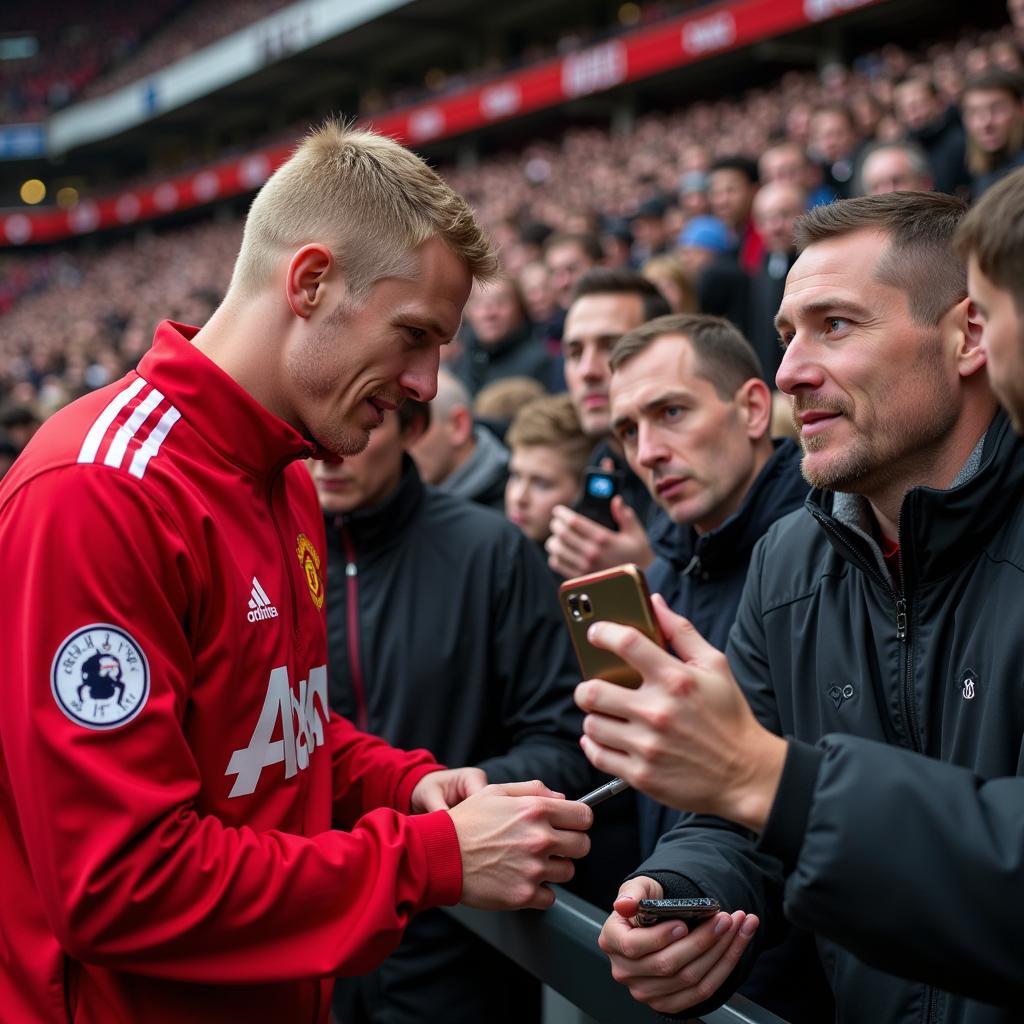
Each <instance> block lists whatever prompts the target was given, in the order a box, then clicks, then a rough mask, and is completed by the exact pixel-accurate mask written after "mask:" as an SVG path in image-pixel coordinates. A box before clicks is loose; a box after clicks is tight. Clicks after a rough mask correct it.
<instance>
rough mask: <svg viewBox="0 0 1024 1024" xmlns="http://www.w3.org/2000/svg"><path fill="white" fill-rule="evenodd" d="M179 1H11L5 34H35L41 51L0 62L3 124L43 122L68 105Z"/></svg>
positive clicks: (5, 12)
mask: <svg viewBox="0 0 1024 1024" xmlns="http://www.w3.org/2000/svg"><path fill="white" fill-rule="evenodd" d="M177 6H179V5H178V4H176V3H175V0H152V2H150V3H146V4H131V5H127V6H126V5H124V4H115V3H113V2H111V0H103V2H99V3H92V2H86V0H65V2H62V3H60V4H51V5H40V4H34V3H31V2H28V0H10V2H5V3H4V9H3V21H4V32H5V34H6V35H8V36H9V37H12V38H15V37H18V36H19V35H20V34H22V33H24V35H25V36H27V37H31V38H32V39H33V40H34V42H35V46H36V52H35V53H34V54H32V55H30V56H25V57H21V58H18V59H11V60H6V61H0V124H5V123H13V122H31V121H41V120H43V119H44V118H46V117H47V116H48V115H49V114H51V113H53V112H54V111H56V110H60V109H61V108H62V107H65V106H67V105H68V104H69V103H70V102H71V101H72V100H73V99H75V98H76V97H77V96H79V95H80V93H81V92H82V90H83V89H85V87H86V86H87V85H88V84H89V83H90V82H92V81H94V80H95V79H96V78H97V77H98V76H100V75H102V74H103V72H104V70H105V69H107V68H108V67H111V66H115V65H117V64H119V63H120V62H121V61H122V60H125V59H127V57H128V55H129V54H131V53H132V52H133V51H134V50H136V49H137V48H138V47H140V46H141V45H142V43H143V41H144V40H145V39H146V37H147V35H148V34H149V33H150V32H152V31H153V30H154V28H155V27H156V26H157V25H159V24H160V23H161V22H162V21H163V20H165V19H166V18H167V17H169V16H170V15H171V14H172V12H173V11H174V9H175V7H177Z"/></svg>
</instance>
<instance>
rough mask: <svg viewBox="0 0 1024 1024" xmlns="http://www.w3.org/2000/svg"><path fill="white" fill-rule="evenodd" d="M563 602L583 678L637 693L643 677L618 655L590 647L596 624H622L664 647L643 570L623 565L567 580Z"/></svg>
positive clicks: (562, 589)
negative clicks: (600, 681) (628, 688)
mask: <svg viewBox="0 0 1024 1024" xmlns="http://www.w3.org/2000/svg"><path fill="white" fill-rule="evenodd" d="M559 598H560V601H561V605H562V613H563V614H564V615H565V621H566V623H567V624H568V626H569V635H570V636H571V637H572V644H573V647H574V648H575V649H576V657H577V659H578V660H579V663H580V670H581V671H582V673H583V678H584V679H607V680H608V682H610V683H617V684H618V685H619V686H628V687H630V688H631V689H634V690H635V689H636V688H637V687H638V686H639V685H640V682H641V679H640V675H639V673H637V672H636V671H635V670H634V669H633V668H631V667H630V666H629V665H627V664H626V663H625V662H624V661H623V660H622V659H621V658H619V657H618V656H617V655H614V654H612V653H611V652H609V651H604V650H601V649H600V648H599V647H595V646H594V645H593V644H591V642H590V641H589V640H588V639H587V629H588V628H589V627H590V625H591V624H592V623H594V622H601V621H605V622H621V623H623V624H624V625H627V626H633V627H635V628H636V629H638V630H639V631H640V632H641V633H643V634H644V635H645V636H647V637H649V638H650V639H651V640H653V641H654V642H655V643H656V644H658V645H659V646H661V647H664V646H665V643H664V640H663V639H662V636H661V630H660V629H659V628H658V623H657V621H656V620H655V618H654V609H653V608H652V607H651V597H650V594H649V593H648V590H647V581H646V580H645V579H644V574H643V573H642V572H641V571H640V569H638V568H637V566H635V565H618V566H615V567H614V568H612V569H604V570H602V571H601V572H595V573H591V574H590V575H589V576H578V577H576V579H571V580H566V581H565V582H564V583H563V584H562V585H561V586H560V587H559Z"/></svg>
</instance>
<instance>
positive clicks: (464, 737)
mask: <svg viewBox="0 0 1024 1024" xmlns="http://www.w3.org/2000/svg"><path fill="white" fill-rule="evenodd" d="M326 525H327V551H328V560H327V609H328V611H327V641H328V657H329V666H328V667H329V674H328V680H329V683H328V685H329V688H330V699H331V706H332V708H333V709H334V710H335V711H338V712H339V713H341V714H342V715H345V716H346V717H348V718H350V719H351V720H352V721H353V722H355V723H356V724H357V725H358V726H359V727H360V728H362V729H366V730H367V731H369V732H371V733H373V734H374V735H377V736H382V737H383V738H384V739H386V740H387V741H388V742H389V743H391V744H393V745H395V746H398V747H426V748H427V749H429V750H430V751H431V753H433V754H434V756H435V757H437V759H438V760H439V761H442V762H444V763H445V764H450V765H452V766H461V765H479V766H480V767H481V768H483V769H484V770H485V771H486V772H487V774H488V777H489V778H490V780H491V781H492V782H511V781H519V780H524V779H533V778H537V779H541V780H542V781H544V782H545V783H547V784H548V785H549V786H550V787H551V788H553V789H557V790H559V791H560V792H564V793H567V794H570V795H571V794H574V793H576V792H578V791H579V792H583V791H584V790H585V787H586V786H587V785H588V784H589V783H590V781H591V778H592V775H591V770H590V769H589V768H588V766H587V763H586V760H585V758H584V757H583V755H582V752H581V751H580V749H579V745H578V738H579V735H580V729H581V720H582V719H581V714H580V712H579V711H578V710H577V708H576V706H575V704H574V703H573V700H572V691H573V687H574V686H575V684H576V683H577V682H579V669H578V668H577V666H576V662H575V658H574V655H573V652H572V646H571V644H570V642H569V639H568V634H567V632H566V629H565V625H564V623H563V621H562V614H561V611H560V609H559V607H558V601H557V598H556V595H555V590H554V588H553V587H552V585H551V576H550V574H549V572H548V570H547V567H546V566H545V565H544V561H543V559H542V558H541V557H540V554H539V552H538V551H537V548H536V545H534V544H533V543H531V542H530V541H529V540H527V538H526V537H525V536H524V535H523V533H522V531H520V530H518V529H517V528H516V527H515V526H513V525H512V524H511V523H509V522H508V521H507V520H506V519H504V518H503V517H502V516H500V515H498V514H497V513H495V512H491V511H490V510H488V509H484V508H481V507H479V506H478V505H475V504H473V503H471V502H468V501H464V500H462V499H459V498H454V497H452V496H451V495H448V494H444V493H442V492H440V491H436V490H434V489H433V488H430V487H427V486H425V485H424V484H423V482H422V481H421V480H420V478H419V475H418V474H417V472H416V469H415V466H414V465H413V463H412V460H411V459H408V458H406V460H405V465H404V469H403V475H402V480H401V482H400V484H399V486H398V487H397V488H396V490H395V491H393V492H392V493H391V495H389V496H388V497H387V498H386V499H385V500H384V501H383V502H382V503H381V504H380V505H377V506H375V507H373V508H369V509H361V510H359V511H357V512H354V513H352V514H350V515H344V516H331V515H329V516H327V522H326Z"/></svg>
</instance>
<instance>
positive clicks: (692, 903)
mask: <svg viewBox="0 0 1024 1024" xmlns="http://www.w3.org/2000/svg"><path fill="white" fill-rule="evenodd" d="M721 909H722V908H721V907H720V906H719V905H718V900H713V899H711V898H710V897H709V896H698V897H695V898H693V899H687V900H641V901H640V906H639V907H638V908H637V912H636V914H634V915H633V917H632V918H630V920H631V921H632V923H633V924H635V925H636V926H637V927H638V928H649V927H650V926H651V925H652V924H657V923H658V922H659V921H669V920H672V921H683V922H685V923H686V924H687V925H689V926H690V927H691V928H692V927H694V926H695V925H698V924H700V923H701V921H706V920H707V919H708V918H709V917H714V916H715V914H717V913H718V912H719V911H720V910H721Z"/></svg>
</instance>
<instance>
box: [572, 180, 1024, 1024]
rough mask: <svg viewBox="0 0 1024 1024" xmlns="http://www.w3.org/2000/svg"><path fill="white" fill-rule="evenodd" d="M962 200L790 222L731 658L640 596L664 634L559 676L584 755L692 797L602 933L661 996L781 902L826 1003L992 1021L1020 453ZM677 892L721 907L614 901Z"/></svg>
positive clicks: (1016, 746)
mask: <svg viewBox="0 0 1024 1024" xmlns="http://www.w3.org/2000/svg"><path fill="white" fill-rule="evenodd" d="M963 215H964V207H963V205H962V204H961V203H960V202H959V201H958V200H956V199H953V198H950V197H948V196H944V195H939V194H928V193H919V192H899V193H892V194H889V195H883V196H871V197H864V198H860V199H854V200H850V201H848V202H843V203H837V204H835V205H833V206H829V207H822V208H820V209H817V210H814V211H812V212H811V213H809V214H807V215H806V216H805V217H804V218H803V219H802V221H801V224H800V227H799V230H798V241H799V247H800V249H801V255H800V257H799V259H798V260H797V262H796V264H795V265H794V267H793V269H792V271H791V272H790V275H789V279H788V281H787V285H786V293H785V297H784V299H783V302H782V307H781V309H780V311H779V315H778V320H777V323H778V326H779V332H780V336H781V338H782V341H783V344H784V346H785V348H786V353H785V356H784V357H783V362H782V366H781V367H780V369H779V374H778V383H779V386H780V387H781V388H782V390H784V391H785V392H787V393H788V394H790V395H792V396H793V400H794V415H795V417H796V420H797V423H798V426H799V430H800V441H801V445H802V447H803V463H802V468H803V472H804V475H805V477H806V478H807V479H808V480H809V481H810V482H811V484H812V485H813V490H812V492H811V495H810V496H809V498H808V501H807V505H806V508H805V509H803V510H800V511H798V512H796V513H793V514H792V515H790V516H787V517H786V518H785V519H783V520H781V521H780V522H779V523H777V524H776V525H775V526H774V527H772V529H771V530H770V531H769V532H768V534H767V536H766V537H765V539H764V540H763V541H762V542H761V543H760V544H759V545H758V547H757V549H756V550H755V552H754V556H753V560H752V564H751V570H750V574H749V577H748V580H747V584H746V587H745V590H744V594H743V597H742V599H741V602H740V609H739V612H738V615H737V620H736V625H735V626H734V628H733V631H732V634H731V636H730V639H729V645H728V657H726V656H724V655H722V654H720V653H719V652H718V651H717V650H716V649H715V648H713V647H712V646H711V645H710V644H708V643H707V642H706V641H705V640H704V639H703V638H702V637H701V636H700V635H699V634H698V633H697V631H696V630H695V629H694V628H693V627H692V625H690V623H689V622H687V621H686V620H684V619H682V618H680V617H679V616H676V615H674V614H673V613H671V612H670V611H669V610H668V609H667V608H666V606H665V605H664V603H662V602H660V601H659V602H657V615H658V619H659V621H660V623H661V625H662V628H663V630H664V632H665V634H666V636H667V638H668V641H669V645H670V647H671V648H672V650H673V651H674V652H675V656H674V655H673V654H672V653H669V652H668V651H665V650H662V649H660V648H658V647H656V646H655V645H653V644H651V643H649V642H648V641H646V640H645V639H644V638H642V637H640V636H639V635H638V634H637V633H636V632H635V631H633V630H630V629H628V628H627V627H624V626H616V625H613V624H611V623H599V624H597V625H595V626H594V627H592V630H591V633H592V635H591V639H592V640H593V642H595V643H596V644H598V645H599V646H601V647H605V648H608V649H610V650H614V651H617V652H618V653H620V654H622V655H623V656H624V657H625V658H626V659H627V660H628V661H630V662H631V663H632V664H633V665H635V666H636V667H637V668H638V669H639V670H640V671H641V673H642V675H643V677H644V681H643V684H642V685H641V687H640V689H638V690H636V691H630V692H628V693H626V692H624V691H622V690H621V688H617V687H613V686H610V685H608V684H605V683H603V682H601V681H600V680H589V681H586V682H584V683H582V684H581V685H580V687H579V689H578V692H577V701H578V702H579V703H580V705H581V706H582V707H583V709H584V710H585V711H587V712H589V714H588V716H587V718H586V719H585V721H584V730H585V736H584V738H583V741H582V742H583V746H584V750H585V751H586V753H587V754H588V756H589V757H590V758H591V760H592V761H593V763H594V764H595V765H596V766H597V767H599V768H601V769H602V770H604V771H608V772H613V773H615V774H617V775H621V776H622V777H624V778H625V779H627V780H628V781H629V782H630V783H632V784H633V785H634V786H636V787H637V788H639V789H641V790H642V791H644V792H646V793H648V794H649V795H651V796H653V797H655V798H656V799H659V800H661V801H662V802H664V803H667V804H669V805H671V806H674V807H678V808H680V809H682V810H686V811H687V812H690V814H689V815H688V816H687V817H686V818H684V819H682V820H681V821H680V823H679V825H678V826H677V827H676V828H675V829H674V830H673V831H672V832H671V833H669V835H668V836H666V837H665V839H664V840H663V842H662V843H661V845H660V846H659V847H658V849H657V850H656V851H655V853H654V855H653V856H652V857H651V858H649V859H648V861H647V862H646V863H645V864H643V865H642V866H641V868H640V870H639V871H638V872H637V875H636V876H635V877H634V878H632V879H630V880H629V881H627V882H626V883H624V885H623V887H622V889H621V891H620V894H619V899H618V900H617V901H616V903H615V912H614V913H613V914H612V916H611V917H610V918H609V919H608V921H607V922H606V924H605V927H604V929H603V932H602V937H601V944H602V947H603V948H604V949H605V950H606V951H607V952H608V954H609V956H610V958H611V960H612V969H613V973H614V975H615V977H616V978H617V979H619V980H620V981H622V982H623V983H625V984H627V985H628V986H629V988H630V990H631V991H632V993H633V994H634V996H636V997H637V998H638V999H641V1000H642V1001H644V1002H646V1003H648V1004H650V1005H651V1006H653V1007H654V1008H656V1009H658V1010H661V1011H664V1012H672V1013H677V1012H684V1011H685V1012H687V1013H688V1014H689V1015H699V1014H700V1012H701V1010H702V1008H704V1007H706V1006H708V1005H709V1000H710V1002H711V1003H714V1002H718V1001H721V1000H722V999H724V998H725V996H726V995H727V994H728V993H729V992H730V991H732V990H733V989H734V988H735V986H736V985H737V984H738V983H739V982H740V981H741V980H742V978H743V977H744V976H745V974H746V972H747V970H748V969H749V966H750V961H751V960H752V959H753V957H754V955H756V953H757V952H758V950H759V948H760V947H761V946H762V945H763V944H765V943H767V942H770V941H771V938H772V936H773V934H774V933H775V931H776V929H777V927H778V926H779V924H780V923H781V922H782V921H784V920H789V921H790V922H792V923H793V924H796V925H798V926H800V927H803V928H806V929H808V930H809V931H812V932H813V933H814V934H815V936H816V938H817V940H818V947H819V953H820V956H821V959H822V963H823V964H824V966H825V968H826V973H827V975H828V976H829V978H830V983H831V985H832V988H833V992H834V995H835V999H836V1006H837V1013H838V1019H839V1020H840V1021H842V1022H844V1024H888V1022H903V1021H915V1022H916V1021H922V1020H928V1021H938V1022H953V1021H956V1022H958V1024H1003V1022H1006V1024H1008V1022H1010V1021H1013V1020H1017V1019H1019V1006H1020V1001H1021V999H1024V973H1022V971H1021V963H1020V948H1021V939H1022V933H1024V926H1022V924H1021V919H1020V912H1019V908H1020V906H1021V903H1022V899H1024V781H1021V779H1020V778H1019V777H1018V776H1019V773H1020V771H1021V763H1022V762H1021V749H1022V737H1024V702H1022V701H1021V700H1020V666H1021V663H1022V659H1024V602H1022V600H1021V595H1022V592H1024V570H1022V568H1021V567H1022V566H1024V504H1022V501H1021V497H1022V492H1024V459H1022V458H1021V455H1022V444H1021V441H1020V440H1019V439H1018V438H1017V437H1016V436H1015V435H1014V433H1013V431H1012V429H1011V425H1010V422H1009V420H1008V419H1007V417H1006V415H1005V414H1004V413H1002V412H1001V411H998V408H997V405H996V402H995V399H994V397H993V395H992V392H991V390H990V388H989V384H988V379H987V376H986V372H985V359H986V357H985V351H984V349H983V348H982V346H981V335H982V325H981V322H980V321H979V319H978V315H977V312H976V310H975V308H974V307H973V306H972V304H971V302H970V300H969V299H968V297H967V290H966V274H965V271H964V267H963V264H962V262H961V260H960V259H959V258H958V256H957V255H956V253H955V252H954V249H953V244H952V243H953V237H954V233H955V231H956V229H957V225H958V224H959V223H960V221H961V219H962V217H963ZM728 823H731V825H730V824H728ZM697 893H702V894H705V895H707V896H713V897H717V898H718V899H719V900H720V902H721V904H722V907H723V911H722V913H720V914H718V915H716V917H715V918H714V919H713V920H711V921H710V922H709V923H706V924H703V925H701V926H699V927H697V928H694V929H693V931H692V933H689V934H687V933H686V930H685V928H681V927H680V926H678V925H676V924H673V923H664V924H660V925H658V926H656V927H654V928H650V929H639V928H634V927H633V926H632V924H631V922H630V918H631V917H632V915H633V914H634V913H635V912H636V906H637V899H638V898H640V897H644V896H647V897H651V896H662V895H664V896H686V895H692V894H697ZM755 936H756V939H755ZM745 954H746V955H745Z"/></svg>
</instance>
